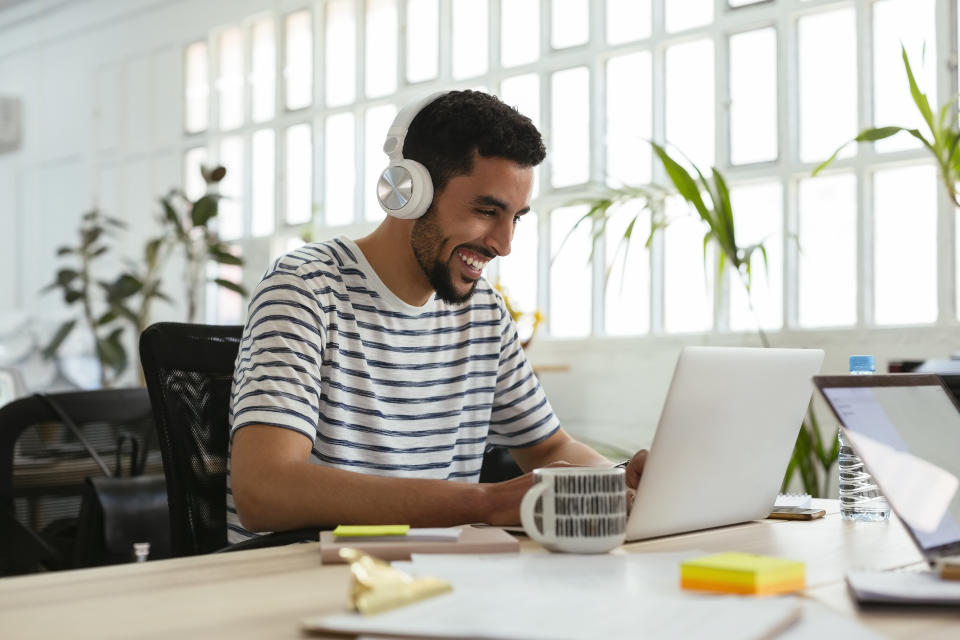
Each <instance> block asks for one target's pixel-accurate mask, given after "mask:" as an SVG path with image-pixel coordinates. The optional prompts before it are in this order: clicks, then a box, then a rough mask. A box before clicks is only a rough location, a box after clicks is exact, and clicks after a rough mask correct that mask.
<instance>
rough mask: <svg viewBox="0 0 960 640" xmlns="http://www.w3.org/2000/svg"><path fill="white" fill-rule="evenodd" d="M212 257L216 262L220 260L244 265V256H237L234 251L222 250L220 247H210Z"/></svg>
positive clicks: (222, 262)
mask: <svg viewBox="0 0 960 640" xmlns="http://www.w3.org/2000/svg"><path fill="white" fill-rule="evenodd" d="M209 253H210V258H211V259H212V260H213V261H214V262H219V263H220V264H233V265H237V266H243V258H241V257H240V256H235V255H233V254H232V253H228V252H226V251H222V250H220V249H213V248H209Z"/></svg>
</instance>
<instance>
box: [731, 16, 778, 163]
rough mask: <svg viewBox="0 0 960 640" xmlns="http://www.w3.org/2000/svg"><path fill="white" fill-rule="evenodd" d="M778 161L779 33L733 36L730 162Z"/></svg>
mask: <svg viewBox="0 0 960 640" xmlns="http://www.w3.org/2000/svg"><path fill="white" fill-rule="evenodd" d="M776 158H777V32H776V30H775V29H773V27H768V28H766V29H758V30H757V31H748V32H746V33H738V34H737V35H734V36H731V37H730V162H732V163H733V164H748V163H751V162H764V161H766V160H776Z"/></svg>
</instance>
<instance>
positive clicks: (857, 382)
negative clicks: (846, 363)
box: [815, 375, 960, 552]
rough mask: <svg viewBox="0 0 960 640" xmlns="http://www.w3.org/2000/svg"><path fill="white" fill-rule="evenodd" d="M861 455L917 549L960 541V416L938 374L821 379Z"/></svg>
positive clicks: (836, 411)
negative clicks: (959, 482) (958, 488)
mask: <svg viewBox="0 0 960 640" xmlns="http://www.w3.org/2000/svg"><path fill="white" fill-rule="evenodd" d="M815 382H816V383H817V386H818V387H819V388H820V390H821V392H822V393H823V395H824V397H825V398H826V399H827V401H828V403H829V404H830V406H831V408H832V409H833V411H834V413H835V414H836V415H837V417H838V418H839V419H840V421H841V422H842V423H843V426H844V427H845V428H846V429H847V430H848V432H849V433H850V434H851V437H850V440H851V444H853V446H854V448H855V449H856V450H857V453H858V454H859V455H860V457H861V459H862V460H863V461H864V463H865V464H866V466H867V469H868V470H869V471H870V472H871V473H872V474H873V476H874V479H875V480H876V481H877V484H878V485H879V486H880V489H881V491H882V492H883V493H884V494H885V495H886V496H887V498H888V500H889V502H890V505H891V507H892V508H893V509H894V511H895V512H896V513H897V515H898V516H899V517H900V519H901V520H902V521H903V522H904V524H905V525H906V526H907V528H908V529H909V530H910V533H911V535H912V536H913V537H914V539H915V540H916V542H917V544H918V545H919V546H920V547H921V548H922V549H923V550H924V551H925V552H931V551H934V550H938V549H940V548H943V547H947V546H949V547H953V546H954V545H957V544H960V492H958V491H957V485H958V481H957V477H958V476H960V411H958V410H957V406H956V405H955V404H954V399H953V397H952V396H951V395H950V394H949V392H948V391H947V390H946V388H945V387H944V386H943V385H942V384H941V383H940V380H939V379H938V378H937V377H936V376H930V375H926V376H912V375H879V376H817V377H816V378H815Z"/></svg>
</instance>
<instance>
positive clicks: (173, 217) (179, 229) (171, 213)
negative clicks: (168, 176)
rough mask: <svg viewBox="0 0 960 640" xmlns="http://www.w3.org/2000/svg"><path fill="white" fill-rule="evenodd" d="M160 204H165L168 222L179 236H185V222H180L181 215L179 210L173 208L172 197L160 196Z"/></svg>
mask: <svg viewBox="0 0 960 640" xmlns="http://www.w3.org/2000/svg"><path fill="white" fill-rule="evenodd" d="M160 204H161V205H162V206H163V216H164V218H166V220H167V222H168V223H170V225H171V226H172V227H173V228H174V230H175V232H176V234H177V237H178V238H183V237H185V236H186V231H185V230H184V228H183V223H182V222H180V216H179V215H177V210H176V209H174V208H173V203H172V202H170V198H169V197H167V198H160Z"/></svg>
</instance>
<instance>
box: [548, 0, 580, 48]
mask: <svg viewBox="0 0 960 640" xmlns="http://www.w3.org/2000/svg"><path fill="white" fill-rule="evenodd" d="M550 6H551V13H550V16H551V17H550V45H551V46H552V47H553V48H554V49H565V48H567V47H575V46H577V45H578V44H585V43H586V42H587V40H589V38H590V7H589V6H588V3H587V0H553V3H552V4H551V5H550Z"/></svg>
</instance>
